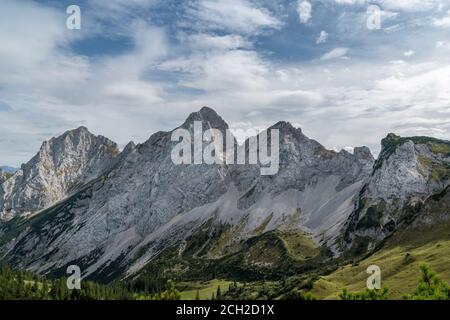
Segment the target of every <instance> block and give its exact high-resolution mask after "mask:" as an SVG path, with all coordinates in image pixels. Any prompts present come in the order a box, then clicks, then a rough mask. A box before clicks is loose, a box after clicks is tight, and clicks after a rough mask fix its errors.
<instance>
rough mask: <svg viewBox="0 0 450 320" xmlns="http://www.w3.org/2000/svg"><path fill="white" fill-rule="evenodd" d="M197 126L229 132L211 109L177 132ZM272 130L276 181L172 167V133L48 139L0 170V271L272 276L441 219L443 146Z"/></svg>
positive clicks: (444, 206)
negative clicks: (14, 167)
mask: <svg viewBox="0 0 450 320" xmlns="http://www.w3.org/2000/svg"><path fill="white" fill-rule="evenodd" d="M194 121H203V123H204V124H205V125H206V124H207V125H208V127H211V128H215V129H218V130H220V131H221V132H225V131H226V130H227V129H228V124H227V123H226V122H225V121H224V120H223V119H222V118H221V117H220V116H219V115H218V114H217V113H216V112H215V111H214V110H213V109H210V108H208V107H204V108H202V109H201V110H199V111H198V112H194V113H192V114H191V115H190V116H189V117H188V118H187V119H186V121H185V122H184V123H183V124H181V126H180V127H178V128H183V129H187V130H189V131H190V132H192V133H193V124H194ZM178 128H175V129H178ZM175 129H174V130H175ZM269 129H278V130H279V137H280V168H279V171H278V173H277V174H276V175H273V176H262V175H260V165H258V164H256V165H237V164H235V165H226V164H213V165H208V164H183V165H176V164H174V163H173V161H172V159H171V151H172V149H173V147H174V146H175V144H176V142H174V141H172V139H171V134H172V132H173V131H170V132H157V133H155V134H153V135H152V136H151V137H150V138H149V139H148V140H147V141H146V142H144V143H142V144H137V145H136V144H134V143H133V142H130V143H129V144H128V145H127V146H126V147H125V148H124V149H123V150H122V151H121V152H120V151H119V149H118V147H117V145H116V143H114V142H112V141H110V140H109V139H107V138H105V137H102V136H95V135H93V134H91V133H90V132H89V131H88V130H87V128H84V127H80V128H78V129H76V130H72V131H68V132H66V133H64V134H63V135H61V136H60V137H57V138H53V139H51V140H49V141H46V142H44V143H43V144H42V147H41V149H40V150H39V152H38V153H37V154H36V156H34V157H33V158H32V159H31V160H30V161H29V162H28V163H26V164H24V165H22V167H21V168H20V169H19V170H18V171H17V172H15V173H14V174H13V175H12V176H11V175H8V176H7V175H5V174H4V173H1V172H0V261H3V262H6V263H8V264H10V265H12V266H14V267H16V268H22V269H28V270H32V271H35V272H38V273H41V274H46V275H61V274H64V273H65V270H66V268H67V266H69V265H73V264H76V265H79V266H80V267H81V270H82V273H83V276H84V277H88V278H91V279H95V280H102V281H112V280H115V279H120V278H125V277H133V278H139V277H141V276H149V275H155V276H156V275H158V276H166V275H167V274H173V275H176V276H177V277H178V278H186V279H193V278H196V279H201V278H214V277H229V278H241V279H246V280H249V279H250V280H251V279H261V278H266V277H269V278H280V277H282V276H284V275H293V274H298V273H301V272H304V271H306V270H319V269H320V270H322V269H323V268H326V267H327V266H329V265H330V264H333V261H347V260H348V259H354V257H361V256H367V255H370V254H371V253H374V252H376V250H377V249H378V248H379V247H380V245H382V244H383V243H385V242H386V241H388V240H389V239H393V238H395V237H396V235H397V234H398V233H399V232H403V230H406V229H408V228H411V227H412V226H414V225H417V224H421V225H429V226H434V225H439V224H442V223H444V222H447V221H448V220H450V212H449V210H448V208H449V206H448V201H449V193H450V188H449V186H450V142H449V141H445V140H438V139H434V138H431V137H400V136H397V135H395V134H388V135H387V136H386V138H384V139H383V140H382V142H381V146H382V150H381V153H380V155H379V156H378V158H377V159H374V157H373V156H372V154H371V152H370V150H369V149H368V148H367V147H356V148H355V149H354V152H353V153H349V152H347V151H345V150H342V151H340V152H335V151H332V150H328V149H326V148H325V147H324V146H322V145H321V144H320V143H319V142H317V141H315V140H312V139H310V138H308V137H307V136H305V135H304V134H303V132H302V130H301V129H299V128H294V127H293V126H292V125H291V124H290V123H289V122H278V123H276V124H274V125H273V126H272V127H270V128H269ZM235 144H237V142H235ZM205 145H206V143H205ZM240 147H241V148H245V150H246V152H247V153H248V152H249V151H248V141H246V142H245V143H244V144H243V145H242V146H240Z"/></svg>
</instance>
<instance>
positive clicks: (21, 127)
mask: <svg viewBox="0 0 450 320" xmlns="http://www.w3.org/2000/svg"><path fill="white" fill-rule="evenodd" d="M369 2H370V3H369ZM71 4H76V5H78V6H79V7H80V8H81V29H80V30H69V29H68V28H67V27H66V19H67V17H68V14H67V13H66V9H67V7H68V6H69V5H71ZM371 4H372V5H373V4H376V5H377V7H378V8H379V11H377V10H375V9H377V8H373V7H370V5H371ZM377 12H379V14H380V16H381V25H380V29H374V28H373V26H374V25H373V22H374V21H375V20H376V19H375V20H374V19H373V17H374V14H376V13H377ZM0 15H1V19H0V150H1V152H0V164H3V165H5V164H8V165H14V166H19V165H20V164H21V163H22V162H26V161H28V160H29V159H30V158H31V157H32V156H33V155H34V154H35V153H36V152H37V150H38V149H39V147H40V144H41V143H42V141H43V140H46V139H49V138H51V137H52V136H55V135H58V134H61V133H63V132H64V131H66V130H68V129H72V128H75V127H78V126H80V125H84V126H87V127H88V128H89V129H90V130H91V131H92V132H93V133H96V134H102V135H104V136H107V137H109V138H110V139H112V140H114V141H116V142H118V143H119V144H120V145H121V146H123V145H125V144H126V143H127V142H128V141H130V140H133V141H135V142H143V141H145V140H146V139H148V137H149V136H150V135H151V134H152V133H154V132H156V131H159V130H170V129H173V128H174V127H176V126H178V125H179V124H180V123H181V122H182V121H183V120H184V119H185V118H186V117H187V115H188V114H189V113H191V112H192V111H196V110H198V109H200V108H201V107H202V106H204V105H207V106H210V107H212V108H214V109H215V110H216V111H217V112H218V113H219V114H221V115H222V116H223V118H224V119H225V120H226V121H227V122H228V123H229V124H230V125H231V127H232V128H234V129H235V130H237V131H236V132H244V131H245V130H248V129H250V128H265V127H268V126H270V125H272V124H273V123H275V122H277V121H279V120H287V121H290V122H291V123H293V124H294V125H296V126H299V127H301V128H302V129H303V131H304V133H305V134H306V135H308V136H309V137H311V138H314V139H316V140H318V141H319V142H321V143H322V144H324V145H325V146H326V147H328V148H330V149H331V148H334V149H338V150H339V149H342V148H347V147H353V146H360V145H367V146H369V147H370V148H371V149H372V150H373V151H374V153H377V151H379V148H380V147H379V144H380V139H381V138H383V137H384V136H386V134H387V133H389V132H395V133H397V134H400V135H405V136H407V135H430V136H434V137H438V138H444V139H449V137H450V85H449V84H450V64H449V60H450V1H449V0H378V1H377V0H372V1H366V0H311V1H303V0H300V1H296V0H220V1H213V0H185V1H180V0H89V1H81V0H70V1H65V0H63V1H61V0H47V1H42V0H41V1H31V0H30V1H27V0H1V1H0ZM368 20H369V26H368ZM243 130H244V131H243Z"/></svg>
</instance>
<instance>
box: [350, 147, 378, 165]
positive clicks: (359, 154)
mask: <svg viewBox="0 0 450 320" xmlns="http://www.w3.org/2000/svg"><path fill="white" fill-rule="evenodd" d="M353 154H354V155H355V157H356V158H357V159H361V160H367V161H370V162H372V163H373V162H374V161H375V158H374V157H373V155H372V152H371V151H370V149H369V148H368V147H365V146H363V147H355V149H354V150H353Z"/></svg>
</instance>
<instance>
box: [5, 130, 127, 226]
mask: <svg viewBox="0 0 450 320" xmlns="http://www.w3.org/2000/svg"><path fill="white" fill-rule="evenodd" d="M118 155H119V150H118V148H117V144H116V143H115V142H112V141H111V140H109V139H107V138H105V137H103V136H96V135H94V134H92V133H90V132H89V130H88V129H87V128H86V127H79V128H78V129H75V130H70V131H67V132H65V133H63V134H62V135H60V136H58V137H54V138H52V139H50V140H48V141H45V142H44V143H43V144H42V146H41V148H40V150H39V152H38V153H37V154H36V155H35V156H34V157H33V158H32V159H31V160H30V161H29V162H28V163H26V164H24V165H22V168H21V170H19V172H17V173H16V174H15V175H14V176H13V177H11V178H10V179H8V180H7V181H5V182H4V183H3V184H2V187H1V189H2V190H0V218H2V219H10V218H12V217H13V216H15V215H17V214H22V213H32V212H35V211H38V210H41V209H43V208H46V207H48V206H50V205H52V204H53V203H55V202H57V201H60V200H62V199H64V198H65V197H66V196H67V195H69V194H70V193H72V192H75V191H76V190H77V188H78V187H79V186H81V185H83V184H84V183H86V182H88V181H89V180H91V179H94V178H96V177H98V176H99V175H100V174H101V172H102V171H104V170H105V169H106V168H107V167H108V166H109V165H110V164H111V163H112V161H113V159H115V158H116V157H117V156H118Z"/></svg>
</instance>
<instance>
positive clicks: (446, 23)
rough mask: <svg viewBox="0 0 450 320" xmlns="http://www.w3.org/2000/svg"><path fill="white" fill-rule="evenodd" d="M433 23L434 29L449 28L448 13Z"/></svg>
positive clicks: (449, 18)
mask: <svg viewBox="0 0 450 320" xmlns="http://www.w3.org/2000/svg"><path fill="white" fill-rule="evenodd" d="M433 23H434V25H435V26H436V27H442V28H450V11H449V12H447V16H445V17H442V18H439V19H437V18H436V19H434V21H433Z"/></svg>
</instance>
